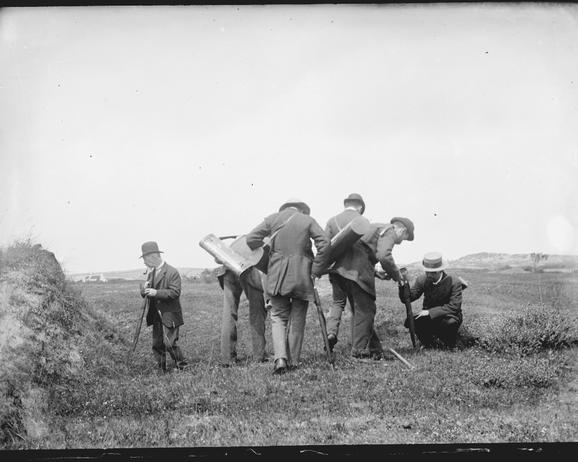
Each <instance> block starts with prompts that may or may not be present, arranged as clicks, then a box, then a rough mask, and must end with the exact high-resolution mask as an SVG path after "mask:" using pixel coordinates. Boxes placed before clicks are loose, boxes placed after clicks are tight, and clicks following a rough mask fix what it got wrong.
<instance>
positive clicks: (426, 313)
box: [399, 252, 467, 348]
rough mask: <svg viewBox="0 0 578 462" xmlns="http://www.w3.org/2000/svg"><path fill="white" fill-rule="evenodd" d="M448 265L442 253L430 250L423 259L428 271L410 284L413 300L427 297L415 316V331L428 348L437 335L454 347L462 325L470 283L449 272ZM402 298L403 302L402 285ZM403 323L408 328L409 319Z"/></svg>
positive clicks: (439, 338) (446, 343)
mask: <svg viewBox="0 0 578 462" xmlns="http://www.w3.org/2000/svg"><path fill="white" fill-rule="evenodd" d="M446 268H447V264H446V262H445V261H444V260H443V258H442V255H441V253H439V252H430V253H427V254H425V255H424V257H423V260H422V269H423V270H424V272H425V274H421V275H419V276H418V277H417V278H416V279H415V281H413V282H411V283H410V300H411V301H412V302H413V301H414V300H417V299H418V298H420V297H421V296H422V295H423V296H424V299H423V309H422V310H421V311H420V312H419V313H418V314H416V315H415V316H414V319H415V333H416V335H417V337H418V338H419V341H420V342H421V344H422V345H423V346H424V347H425V348H430V347H432V346H433V345H434V344H435V339H436V338H437V339H438V340H439V341H440V342H441V343H442V345H443V346H445V347H448V348H453V347H455V345H456V338H457V332H458V329H459V327H460V325H461V324H462V289H463V288H464V287H467V284H466V283H465V281H463V280H461V279H460V278H459V277H457V276H453V275H451V274H448V273H446ZM399 298H400V300H401V301H402V302H404V299H403V293H402V289H401V288H400V293H399ZM404 325H405V327H408V321H407V320H406V321H405V324H404Z"/></svg>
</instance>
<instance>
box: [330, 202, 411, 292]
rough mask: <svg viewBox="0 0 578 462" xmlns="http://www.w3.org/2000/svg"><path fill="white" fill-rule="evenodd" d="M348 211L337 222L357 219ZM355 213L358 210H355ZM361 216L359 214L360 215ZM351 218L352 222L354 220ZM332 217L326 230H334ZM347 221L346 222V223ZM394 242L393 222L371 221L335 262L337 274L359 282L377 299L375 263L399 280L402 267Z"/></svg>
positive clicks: (395, 279)
mask: <svg viewBox="0 0 578 462" xmlns="http://www.w3.org/2000/svg"><path fill="white" fill-rule="evenodd" d="M346 212H349V211H348V210H345V211H344V212H342V213H341V214H340V215H337V217H339V218H337V217H336V218H337V222H338V223H339V225H340V226H341V223H343V222H345V221H346V220H347V219H348V218H351V220H353V218H355V215H352V214H351V213H347V214H346ZM355 213H356V212H355ZM357 215H359V214H357ZM351 220H350V221H351ZM331 221H333V219H331V220H329V223H328V228H327V230H328V231H330V232H332V229H333V228H331V229H329V228H330V224H331V223H330V222H331ZM345 224H347V223H345ZM394 245H395V236H394V233H393V225H392V224H391V223H371V225H370V226H369V230H368V231H367V233H365V234H364V235H363V236H362V237H361V239H359V240H358V241H357V242H356V243H355V244H354V245H353V247H352V248H351V250H350V251H349V252H347V253H346V254H345V255H343V256H342V257H341V258H340V259H338V261H337V262H336V264H335V265H334V268H335V270H334V271H333V272H334V273H337V274H339V275H340V276H342V277H344V278H346V279H349V280H351V281H354V282H356V283H357V284H358V285H359V286H360V287H361V288H362V289H363V290H364V291H365V292H367V293H368V294H369V295H371V296H372V297H373V299H375V265H376V263H378V262H379V263H380V264H381V267H382V268H383V270H384V271H385V272H386V273H387V274H388V275H389V276H390V277H391V278H392V279H393V280H394V281H400V280H401V275H400V272H399V268H398V267H397V265H396V264H395V261H394V259H393V255H392V252H391V251H392V249H393V246H394Z"/></svg>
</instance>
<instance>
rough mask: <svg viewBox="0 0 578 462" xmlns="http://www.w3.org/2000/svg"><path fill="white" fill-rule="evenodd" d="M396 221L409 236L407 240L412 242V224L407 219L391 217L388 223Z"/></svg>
mask: <svg viewBox="0 0 578 462" xmlns="http://www.w3.org/2000/svg"><path fill="white" fill-rule="evenodd" d="M396 221H399V222H400V223H401V224H402V225H403V226H405V228H406V229H407V233H408V234H409V236H408V238H407V240H408V241H413V222H412V221H411V220H410V219H409V218H405V217H393V218H392V219H391V221H390V223H394V222H396Z"/></svg>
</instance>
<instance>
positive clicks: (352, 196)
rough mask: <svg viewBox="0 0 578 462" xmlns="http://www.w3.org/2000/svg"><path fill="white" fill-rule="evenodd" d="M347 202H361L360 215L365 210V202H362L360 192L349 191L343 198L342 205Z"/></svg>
mask: <svg viewBox="0 0 578 462" xmlns="http://www.w3.org/2000/svg"><path fill="white" fill-rule="evenodd" d="M347 202H359V203H360V204H361V212H360V213H361V215H363V212H365V202H363V198H362V197H361V195H360V194H357V193H351V194H350V195H349V196H347V197H346V198H345V199H343V205H345V204H346V203H347Z"/></svg>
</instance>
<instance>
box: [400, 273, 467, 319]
mask: <svg viewBox="0 0 578 462" xmlns="http://www.w3.org/2000/svg"><path fill="white" fill-rule="evenodd" d="M410 289H411V301H412V302H413V301H414V300H417V299H418V298H419V297H421V295H422V294H423V296H424V299H423V309H424V310H428V311H429V315H430V317H431V318H432V319H436V318H439V317H441V316H448V317H452V318H454V319H456V320H457V321H458V322H459V323H460V324H461V323H462V281H460V280H459V278H458V277H456V276H452V275H450V274H447V273H446V272H445V271H444V273H443V276H442V279H441V280H440V282H439V283H438V284H436V285H434V284H433V282H432V281H429V280H428V279H427V278H426V275H425V274H421V275H419V276H418V277H417V278H416V279H415V281H413V282H412V283H411V284H410Z"/></svg>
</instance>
